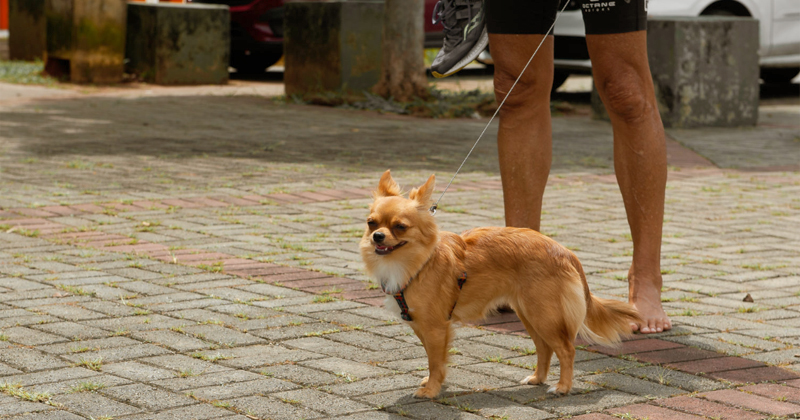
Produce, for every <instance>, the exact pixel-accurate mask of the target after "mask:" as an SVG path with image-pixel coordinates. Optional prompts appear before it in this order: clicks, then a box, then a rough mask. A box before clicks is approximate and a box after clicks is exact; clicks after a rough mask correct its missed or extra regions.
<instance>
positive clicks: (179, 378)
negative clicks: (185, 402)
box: [153, 369, 264, 391]
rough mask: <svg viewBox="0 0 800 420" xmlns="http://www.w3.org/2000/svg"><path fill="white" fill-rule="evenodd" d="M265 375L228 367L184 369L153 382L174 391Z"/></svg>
mask: <svg viewBox="0 0 800 420" xmlns="http://www.w3.org/2000/svg"><path fill="white" fill-rule="evenodd" d="M263 378H264V376H262V375H259V374H257V373H253V372H248V371H246V370H236V369H228V370H224V371H215V372H205V371H194V370H191V369H184V370H182V371H179V372H172V373H171V374H170V375H169V376H165V377H164V379H162V380H159V381H154V382H153V384H154V385H157V386H160V387H163V388H167V389H170V390H173V391H184V390H187V389H193V388H203V387H208V386H221V385H231V384H234V383H237V382H252V381H256V380H259V379H263Z"/></svg>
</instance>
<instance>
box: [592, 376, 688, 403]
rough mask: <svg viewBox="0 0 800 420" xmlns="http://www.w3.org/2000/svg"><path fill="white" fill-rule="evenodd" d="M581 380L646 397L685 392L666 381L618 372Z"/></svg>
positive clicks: (661, 396)
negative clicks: (646, 379)
mask: <svg viewBox="0 0 800 420" xmlns="http://www.w3.org/2000/svg"><path fill="white" fill-rule="evenodd" d="M581 380H582V381H586V382H589V383H593V384H596V385H599V386H601V387H603V388H607V389H613V390H619V391H623V392H627V393H629V394H634V395H641V396H643V397H647V398H667V397H671V396H674V395H680V394H685V393H686V391H684V390H682V389H679V388H674V387H672V386H669V385H668V384H666V383H655V382H650V381H645V380H642V379H637V378H634V377H632V376H628V375H623V374H620V373H601V374H598V375H589V376H584V377H582V378H581Z"/></svg>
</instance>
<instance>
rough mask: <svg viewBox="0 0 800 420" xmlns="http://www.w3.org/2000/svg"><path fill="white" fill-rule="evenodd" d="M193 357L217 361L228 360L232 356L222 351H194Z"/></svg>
mask: <svg viewBox="0 0 800 420" xmlns="http://www.w3.org/2000/svg"><path fill="white" fill-rule="evenodd" d="M192 357H194V358H195V359H200V360H205V361H206V362H216V361H217V360H228V359H230V358H231V357H230V356H225V355H224V354H222V353H217V354H203V353H192Z"/></svg>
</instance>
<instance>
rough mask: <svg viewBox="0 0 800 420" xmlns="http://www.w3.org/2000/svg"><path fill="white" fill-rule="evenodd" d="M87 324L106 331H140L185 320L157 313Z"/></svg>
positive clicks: (180, 323) (181, 323)
mask: <svg viewBox="0 0 800 420" xmlns="http://www.w3.org/2000/svg"><path fill="white" fill-rule="evenodd" d="M86 323H87V324H89V325H91V326H94V327H97V328H102V329H104V330H107V331H111V332H115V331H141V330H152V329H155V328H172V327H180V326H183V325H186V321H182V320H180V319H175V318H170V317H166V316H163V315H158V314H149V315H139V316H126V317H123V318H110V319H98V320H90V321H86Z"/></svg>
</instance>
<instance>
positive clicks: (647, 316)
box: [628, 270, 672, 334]
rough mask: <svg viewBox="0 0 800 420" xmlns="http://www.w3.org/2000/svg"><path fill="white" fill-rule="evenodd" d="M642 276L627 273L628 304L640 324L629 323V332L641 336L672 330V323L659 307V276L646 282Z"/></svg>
mask: <svg viewBox="0 0 800 420" xmlns="http://www.w3.org/2000/svg"><path fill="white" fill-rule="evenodd" d="M644 278H645V277H644V276H641V275H640V276H639V277H635V276H634V275H633V272H632V270H631V272H630V273H628V302H629V303H630V304H632V305H633V306H634V307H635V308H636V310H638V311H639V315H640V316H641V317H642V322H641V323H639V324H636V323H631V331H633V332H636V331H638V332H640V333H642V334H653V333H660V332H662V331H668V330H670V329H672V322H671V321H670V320H669V316H667V313H666V312H664V308H663V307H662V306H661V275H659V276H658V278H657V279H656V280H651V281H646V280H644Z"/></svg>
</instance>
